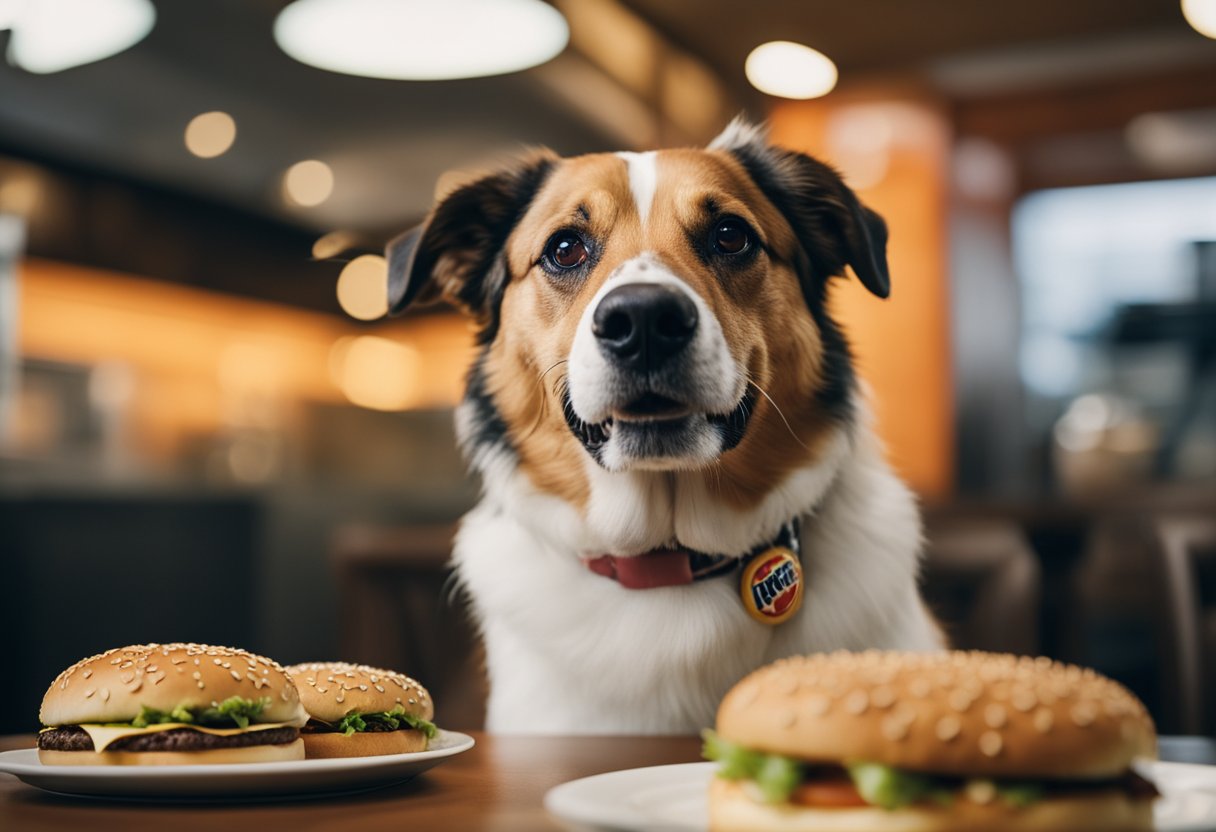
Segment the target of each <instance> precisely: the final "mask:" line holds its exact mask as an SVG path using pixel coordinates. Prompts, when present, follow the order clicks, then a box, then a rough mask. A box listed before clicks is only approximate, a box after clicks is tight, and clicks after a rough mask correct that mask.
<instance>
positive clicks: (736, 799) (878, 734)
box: [705, 652, 1156, 832]
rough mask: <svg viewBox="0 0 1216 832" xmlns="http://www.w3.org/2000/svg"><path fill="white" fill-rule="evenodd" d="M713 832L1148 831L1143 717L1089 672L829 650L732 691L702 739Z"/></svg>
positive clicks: (995, 659)
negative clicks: (712, 771)
mask: <svg viewBox="0 0 1216 832" xmlns="http://www.w3.org/2000/svg"><path fill="white" fill-rule="evenodd" d="M705 753H706V756H707V757H709V758H711V759H714V760H717V761H719V763H720V768H719V771H718V775H717V776H716V777H715V778H714V779H713V782H712V784H711V786H710V796H709V801H710V804H709V810H710V827H711V829H713V830H715V831H716V832H727V830H748V832H788V831H789V830H812V829H813V830H817V832H837V831H838V830H883V829H891V830H895V829H898V830H901V832H944V831H945V830H973V829H985V830H1038V831H1039V832H1043V831H1044V830H1082V829H1101V830H1107V832H1120V831H1121V830H1149V829H1152V828H1153V815H1152V801H1153V798H1154V797H1155V796H1156V790H1155V789H1154V788H1153V786H1152V785H1151V784H1150V783H1148V781H1146V780H1143V779H1142V778H1140V777H1139V776H1138V775H1137V774H1135V772H1133V771H1132V768H1131V763H1132V760H1133V759H1134V758H1136V757H1138V756H1142V755H1144V756H1152V755H1154V754H1155V753H1156V734H1155V732H1154V729H1153V723H1152V720H1151V719H1150V718H1149V716H1148V714H1147V713H1146V711H1145V709H1144V706H1143V705H1142V704H1141V703H1140V701H1139V700H1138V699H1136V697H1135V696H1133V695H1132V694H1131V693H1129V692H1128V691H1127V690H1126V689H1125V688H1123V687H1122V686H1121V685H1119V684H1117V683H1115V682H1113V681H1111V680H1110V679H1107V678H1105V677H1103V676H1100V675H1098V674H1097V673H1095V672H1093V671H1092V670H1083V669H1081V668H1079V667H1073V666H1068V665H1062V664H1057V663H1055V662H1053V661H1050V660H1049V659H1043V658H1039V659H1030V658H1018V657H1014V656H1008V655H995V654H990V653H963V652H955V653H932V654H913V653H880V652H868V653H843V652H841V653H833V654H830V655H818V656H809V657H805V658H794V659H787V660H784V661H779V662H777V663H776V664H772V665H769V666H767V667H764V668H761V669H760V670H757V671H756V672H754V673H752V674H751V675H750V676H748V677H746V678H745V679H743V680H742V681H741V682H740V683H739V684H737V685H736V686H735V687H734V688H732V689H731V691H730V692H729V693H727V695H726V698H725V699H723V701H722V704H721V706H720V707H719V709H718V718H717V730H716V731H707V732H706V733H705Z"/></svg>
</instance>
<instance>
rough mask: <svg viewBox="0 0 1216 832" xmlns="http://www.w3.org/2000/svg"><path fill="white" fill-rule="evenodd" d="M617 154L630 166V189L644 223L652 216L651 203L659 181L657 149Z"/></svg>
mask: <svg viewBox="0 0 1216 832" xmlns="http://www.w3.org/2000/svg"><path fill="white" fill-rule="evenodd" d="M616 155H617V156H620V157H621V158H622V159H624V160H625V164H626V165H628V166H629V190H631V191H633V202H634V204H635V205H637V206H638V219H639V220H641V222H642V225H645V224H646V218H647V217H649V216H650V205H651V203H653V202H654V189H655V187H656V185H657V184H658V181H659V168H658V161H657V159H656V154H655V151H653V150H649V151H647V152H645V153H630V152H628V151H622V152H620V153H618V154H616Z"/></svg>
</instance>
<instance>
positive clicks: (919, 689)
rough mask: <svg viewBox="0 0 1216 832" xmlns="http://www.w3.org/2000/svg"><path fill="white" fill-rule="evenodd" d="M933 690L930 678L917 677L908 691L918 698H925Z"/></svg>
mask: <svg viewBox="0 0 1216 832" xmlns="http://www.w3.org/2000/svg"><path fill="white" fill-rule="evenodd" d="M931 692H932V686H931V685H930V684H929V680H928V679H925V678H916V679H913V680H912V683H911V684H909V685H908V693H910V694H912V695H913V696H915V697H916V698H917V699H924V698H926V697H927V696H928V695H929V694H930V693H931Z"/></svg>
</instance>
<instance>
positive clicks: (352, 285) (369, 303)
mask: <svg viewBox="0 0 1216 832" xmlns="http://www.w3.org/2000/svg"><path fill="white" fill-rule="evenodd" d="M338 303H339V305H341V307H342V311H343V312H345V313H346V314H347V315H350V316H351V317H352V318H356V319H358V320H360V321H374V320H375V319H377V318H383V317H384V316H385V315H386V314H387V313H388V263H387V261H385V259H384V258H383V257H381V256H379V255H377V254H364V255H362V256H360V257H356V258H355V259H354V260H351V261H350V262H349V263H347V264H346V267H345V268H343V269H342V274H341V275H339V276H338Z"/></svg>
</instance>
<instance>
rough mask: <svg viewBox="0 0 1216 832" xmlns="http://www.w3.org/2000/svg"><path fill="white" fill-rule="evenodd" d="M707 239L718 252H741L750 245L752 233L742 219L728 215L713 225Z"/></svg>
mask: <svg viewBox="0 0 1216 832" xmlns="http://www.w3.org/2000/svg"><path fill="white" fill-rule="evenodd" d="M709 241H710V245H712V246H713V249H714V251H716V252H717V253H718V254H742V253H743V252H745V251H747V249H748V247H749V246H750V245H751V243H752V235H751V231H750V229H748V227H747V225H746V224H745V223H744V222H743V220H737V219H734V218H733V217H728V218H727V219H724V220H718V222H717V224H715V225H714V230H713V232H712V233H711V234H710V235H709Z"/></svg>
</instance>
